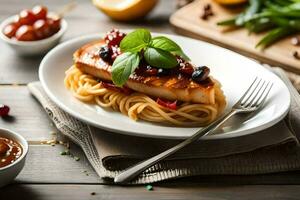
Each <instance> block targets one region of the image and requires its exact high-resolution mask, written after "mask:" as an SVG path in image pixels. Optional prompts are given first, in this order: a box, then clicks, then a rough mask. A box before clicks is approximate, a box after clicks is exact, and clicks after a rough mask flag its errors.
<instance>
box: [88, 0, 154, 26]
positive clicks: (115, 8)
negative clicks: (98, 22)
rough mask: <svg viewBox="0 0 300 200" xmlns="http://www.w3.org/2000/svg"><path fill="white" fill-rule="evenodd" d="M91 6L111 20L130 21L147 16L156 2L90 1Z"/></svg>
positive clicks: (152, 0) (143, 0) (134, 0)
mask: <svg viewBox="0 0 300 200" xmlns="http://www.w3.org/2000/svg"><path fill="white" fill-rule="evenodd" d="M92 1H93V4H94V5H95V6H96V7H97V8H98V9H100V10H101V11H102V12H104V13H105V14H106V15H108V16H109V17H111V18H112V19H115V20H118V21H130V20H135V19H139V18H141V17H144V16H145V15H147V14H148V13H149V12H150V11H151V10H152V9H153V8H154V7H155V5H156V3H157V1H158V0H92Z"/></svg>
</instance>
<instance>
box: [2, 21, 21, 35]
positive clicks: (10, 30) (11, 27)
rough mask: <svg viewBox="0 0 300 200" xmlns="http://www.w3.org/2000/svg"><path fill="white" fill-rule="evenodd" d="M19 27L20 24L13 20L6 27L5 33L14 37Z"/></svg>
mask: <svg viewBox="0 0 300 200" xmlns="http://www.w3.org/2000/svg"><path fill="white" fill-rule="evenodd" d="M18 28H19V26H18V25H17V24H16V23H14V22H13V23H10V24H8V25H6V26H5V27H4V29H3V33H4V35H6V36H7V37H9V38H12V37H13V36H15V34H16V32H17V30H18Z"/></svg>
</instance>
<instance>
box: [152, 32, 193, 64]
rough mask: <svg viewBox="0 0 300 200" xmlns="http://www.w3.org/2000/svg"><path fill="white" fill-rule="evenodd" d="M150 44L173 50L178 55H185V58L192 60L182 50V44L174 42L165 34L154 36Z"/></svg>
mask: <svg viewBox="0 0 300 200" xmlns="http://www.w3.org/2000/svg"><path fill="white" fill-rule="evenodd" d="M150 46H151V47H154V48H158V49H162V50H165V51H169V52H172V53H174V54H176V55H178V56H181V57H183V58H184V59H185V60H190V58H189V57H188V56H187V55H186V54H185V53H184V52H183V51H182V49H181V48H180V46H179V45H178V44H176V42H174V41H173V40H171V39H169V38H167V37H164V36H158V37H154V38H153V39H152V40H151V43H150Z"/></svg>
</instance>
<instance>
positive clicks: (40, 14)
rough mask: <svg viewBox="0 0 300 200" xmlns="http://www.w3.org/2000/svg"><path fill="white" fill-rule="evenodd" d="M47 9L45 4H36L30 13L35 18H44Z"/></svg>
mask: <svg viewBox="0 0 300 200" xmlns="http://www.w3.org/2000/svg"><path fill="white" fill-rule="evenodd" d="M47 12H48V9H47V8H46V7H45V6H41V5H37V6H34V7H33V8H32V13H33V15H34V16H35V18H36V19H46V18H47Z"/></svg>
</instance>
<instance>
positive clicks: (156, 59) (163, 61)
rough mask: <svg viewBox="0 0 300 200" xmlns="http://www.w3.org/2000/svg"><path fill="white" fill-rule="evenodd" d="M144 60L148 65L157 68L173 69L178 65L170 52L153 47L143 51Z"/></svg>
mask: <svg viewBox="0 0 300 200" xmlns="http://www.w3.org/2000/svg"><path fill="white" fill-rule="evenodd" d="M144 58H145V60H146V62H147V63H148V64H150V65H151V66H154V67H159V68H165V69H168V68H173V67H175V66H176V65H177V64H178V62H177V59H176V57H175V56H174V55H172V54H171V53H170V52H168V51H164V50H162V49H158V48H157V49H156V48H153V47H148V48H147V49H146V50H145V52H144Z"/></svg>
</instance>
